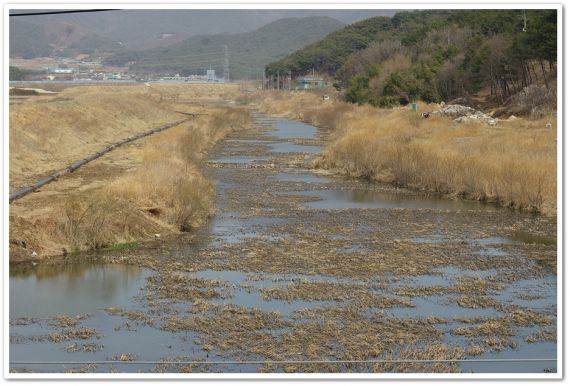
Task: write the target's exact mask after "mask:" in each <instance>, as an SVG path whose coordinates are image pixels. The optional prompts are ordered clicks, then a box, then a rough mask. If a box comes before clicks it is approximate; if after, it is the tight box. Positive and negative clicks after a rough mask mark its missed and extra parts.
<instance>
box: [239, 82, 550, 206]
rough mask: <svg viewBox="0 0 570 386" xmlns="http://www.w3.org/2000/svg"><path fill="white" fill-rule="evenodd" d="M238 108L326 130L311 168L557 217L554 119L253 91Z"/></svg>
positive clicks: (306, 94)
mask: <svg viewBox="0 0 570 386" xmlns="http://www.w3.org/2000/svg"><path fill="white" fill-rule="evenodd" d="M242 103H245V104H247V103H251V104H254V105H255V106H256V107H257V108H259V109H260V110H261V111H264V112H267V113H271V114H278V115H281V116H285V117H289V118H293V119H300V120H302V121H304V122H307V123H310V124H313V125H316V126H319V127H321V128H323V129H326V130H327V131H328V132H329V133H330V137H331V142H330V144H329V145H328V146H327V148H326V150H325V151H324V152H323V155H322V157H321V158H320V159H319V160H318V161H317V162H315V164H314V167H317V168H324V169H329V170H332V171H334V172H336V173H338V174H341V175H347V176H353V177H359V178H364V179H367V180H370V181H378V182H387V183H391V184H393V185H395V186H400V187H407V188H411V189H415V190H419V191H431V192H437V193H441V194H444V195H447V196H452V197H461V198H466V199H471V200H478V201H484V202H492V203H497V204H500V205H502V206H506V207H510V208H514V209H519V210H523V211H530V212H539V213H542V214H544V215H549V216H555V215H556V194H557V191H556V186H557V185H556V177H557V174H556V162H557V158H556V149H557V147H556V120H555V119H554V120H553V121H550V120H551V118H547V117H545V118H543V119H538V120H529V119H525V118H516V119H511V120H497V125H496V126H488V125H485V124H484V123H481V122H469V123H457V122H454V121H453V119H452V118H449V117H444V116H440V117H435V116H431V117H430V118H428V119H423V118H421V117H420V115H419V112H422V111H435V110H438V109H439V108H440V107H439V106H438V105H426V104H423V103H420V104H419V112H418V113H413V112H412V111H411V108H409V107H402V108H393V109H378V108H374V107H371V106H367V105H362V106H358V105H354V104H349V103H345V102H341V101H337V100H334V98H331V99H328V100H324V99H323V98H322V97H321V96H320V95H319V94H317V93H307V92H304V93H293V94H289V93H284V92H275V91H264V92H256V93H252V94H249V95H247V96H245V97H243V100H242ZM548 122H550V123H551V124H552V128H550V129H548V128H546V126H547V123H548Z"/></svg>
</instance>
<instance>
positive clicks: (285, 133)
mask: <svg viewBox="0 0 570 386" xmlns="http://www.w3.org/2000/svg"><path fill="white" fill-rule="evenodd" d="M274 127H275V131H274V132H271V133H270V134H271V135H275V136H277V137H279V138H314V137H315V136H316V135H317V132H318V129H317V128H316V127H315V126H311V125H307V124H306V123H303V122H298V121H291V120H289V119H276V120H275V121H274Z"/></svg>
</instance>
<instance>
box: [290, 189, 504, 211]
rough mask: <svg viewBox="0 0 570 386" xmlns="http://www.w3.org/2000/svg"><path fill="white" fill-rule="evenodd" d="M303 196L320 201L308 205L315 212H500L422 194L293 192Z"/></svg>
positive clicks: (328, 191) (492, 206) (461, 201)
mask: <svg viewBox="0 0 570 386" xmlns="http://www.w3.org/2000/svg"><path fill="white" fill-rule="evenodd" d="M291 194H294V195H301V196H311V197H318V198H320V200H318V201H312V202H308V203H306V204H305V205H306V206H307V207H308V208H314V209H342V208H412V209H422V208H426V209H440V210H460V209H461V210H481V209H485V210H499V209H500V208H498V207H496V206H494V205H490V204H482V203H480V202H474V201H463V200H449V199H444V198H439V197H435V196H433V195H422V194H410V195H404V194H392V193H386V192H378V191H370V190H315V191H311V190H307V191H300V192H293V193H291Z"/></svg>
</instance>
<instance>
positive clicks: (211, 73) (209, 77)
mask: <svg viewBox="0 0 570 386" xmlns="http://www.w3.org/2000/svg"><path fill="white" fill-rule="evenodd" d="M206 81H207V82H217V79H216V70H213V69H212V68H210V69H209V70H206Z"/></svg>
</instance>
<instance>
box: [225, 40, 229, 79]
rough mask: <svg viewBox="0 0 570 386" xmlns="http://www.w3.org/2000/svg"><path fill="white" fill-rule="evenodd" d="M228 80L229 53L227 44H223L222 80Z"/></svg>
mask: <svg viewBox="0 0 570 386" xmlns="http://www.w3.org/2000/svg"><path fill="white" fill-rule="evenodd" d="M229 81H230V54H229V52H228V46H224V82H228V83H229Z"/></svg>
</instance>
